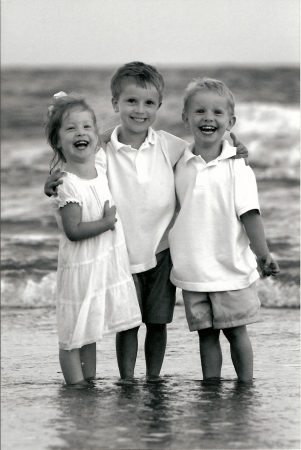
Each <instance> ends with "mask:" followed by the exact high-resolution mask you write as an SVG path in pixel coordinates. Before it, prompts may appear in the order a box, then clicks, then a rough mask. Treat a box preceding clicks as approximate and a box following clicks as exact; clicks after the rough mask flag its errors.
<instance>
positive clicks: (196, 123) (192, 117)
mask: <svg viewBox="0 0 301 450" xmlns="http://www.w3.org/2000/svg"><path fill="white" fill-rule="evenodd" d="M182 118H183V121H184V123H185V125H187V126H188V127H189V128H191V132H192V134H193V136H194V139H195V143H196V145H200V146H201V147H210V146H213V145H219V144H220V142H221V140H222V138H223V135H224V134H225V132H226V130H230V129H231V128H232V127H233V125H234V124H235V120H236V119H235V117H234V116H232V115H231V114H230V111H229V100H228V98H227V97H226V96H222V95H220V94H219V93H218V92H214V91H210V90H199V91H197V92H196V93H195V94H193V95H192V96H191V98H190V99H189V101H188V105H187V108H186V110H185V111H184V112H183V116H182Z"/></svg>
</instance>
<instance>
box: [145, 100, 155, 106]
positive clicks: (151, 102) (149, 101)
mask: <svg viewBox="0 0 301 450" xmlns="http://www.w3.org/2000/svg"><path fill="white" fill-rule="evenodd" d="M146 104H147V105H154V104H155V102H153V101H152V100H147V102H146Z"/></svg>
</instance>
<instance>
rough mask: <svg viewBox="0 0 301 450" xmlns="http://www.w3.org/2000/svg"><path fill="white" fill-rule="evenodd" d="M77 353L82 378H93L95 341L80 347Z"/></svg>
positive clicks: (94, 371)
mask: <svg viewBox="0 0 301 450" xmlns="http://www.w3.org/2000/svg"><path fill="white" fill-rule="evenodd" d="M79 355H80V360H81V366H82V372H83V377H84V379H85V380H87V381H89V380H93V379H94V378H95V375H96V342H94V343H93V344H88V345H84V346H83V347H82V348H80V349H79Z"/></svg>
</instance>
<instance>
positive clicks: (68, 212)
mask: <svg viewBox="0 0 301 450" xmlns="http://www.w3.org/2000/svg"><path fill="white" fill-rule="evenodd" d="M60 211H61V216H62V222H63V227H64V231H65V233H66V236H67V238H68V239H69V240H70V241H82V240H83V239H89V238H92V237H95V236H98V235H99V234H101V233H104V232H105V231H108V230H113V229H114V223H115V222H116V221H117V219H116V207H115V206H111V207H110V206H109V201H108V200H107V201H106V202H105V204H104V217H103V218H102V219H99V220H94V221H93V222H82V221H81V215H82V214H81V207H80V206H79V205H78V204H77V203H67V205H65V206H64V207H63V208H61V209H60Z"/></svg>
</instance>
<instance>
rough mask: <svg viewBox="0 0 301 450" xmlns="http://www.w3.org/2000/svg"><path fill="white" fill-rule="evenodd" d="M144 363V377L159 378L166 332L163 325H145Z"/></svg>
mask: <svg viewBox="0 0 301 450" xmlns="http://www.w3.org/2000/svg"><path fill="white" fill-rule="evenodd" d="M146 328H147V331H146V337H145V345H144V351H145V361H146V375H147V376H148V377H159V375H160V371H161V368H162V364H163V359H164V355H165V349H166V342H167V330H166V325H165V324H150V323H147V324H146Z"/></svg>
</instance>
